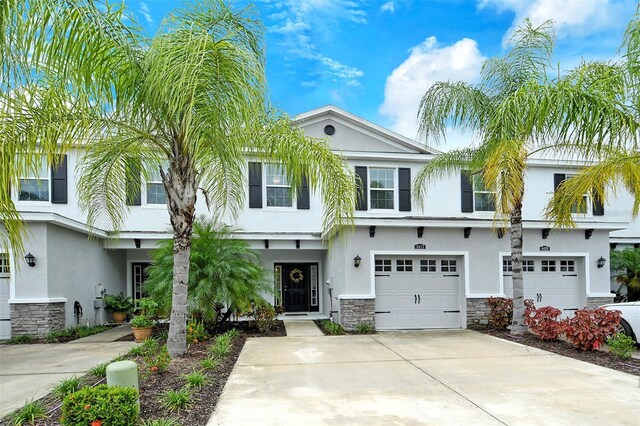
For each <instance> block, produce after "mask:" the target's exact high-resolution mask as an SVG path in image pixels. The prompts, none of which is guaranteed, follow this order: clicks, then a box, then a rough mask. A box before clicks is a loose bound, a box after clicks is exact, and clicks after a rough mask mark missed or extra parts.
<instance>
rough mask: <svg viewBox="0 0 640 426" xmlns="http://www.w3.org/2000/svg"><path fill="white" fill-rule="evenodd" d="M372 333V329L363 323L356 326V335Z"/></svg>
mask: <svg viewBox="0 0 640 426" xmlns="http://www.w3.org/2000/svg"><path fill="white" fill-rule="evenodd" d="M373 332H374V330H373V327H371V325H369V324H367V323H365V322H361V323H360V324H358V325H356V333H358V334H371V333H373Z"/></svg>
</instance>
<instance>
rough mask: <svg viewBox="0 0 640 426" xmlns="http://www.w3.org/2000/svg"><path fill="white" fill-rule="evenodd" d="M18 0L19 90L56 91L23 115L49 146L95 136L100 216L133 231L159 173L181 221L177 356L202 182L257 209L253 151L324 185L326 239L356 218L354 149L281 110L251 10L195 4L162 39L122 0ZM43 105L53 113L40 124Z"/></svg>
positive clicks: (171, 342) (90, 195) (86, 203)
mask: <svg viewBox="0 0 640 426" xmlns="http://www.w3.org/2000/svg"><path fill="white" fill-rule="evenodd" d="M10 3H12V5H11V7H9V8H8V9H7V8H5V9H3V12H2V13H3V16H2V20H1V21H0V24H2V25H4V26H5V40H4V41H3V44H2V46H1V47H2V49H3V51H4V52H7V53H9V54H10V55H9V56H8V58H9V59H8V60H7V61H6V67H5V68H6V69H7V70H8V71H6V72H9V73H12V74H15V75H26V76H27V78H23V80H24V81H19V80H18V79H17V77H15V76H14V77H12V78H13V79H14V80H15V83H14V84H15V86H16V88H17V89H19V90H14V91H13V93H21V92H29V93H37V94H40V93H42V94H43V95H42V96H41V97H40V98H41V99H47V103H44V102H42V101H38V99H35V100H34V98H33V97H31V98H30V97H25V98H26V99H25V100H23V102H22V105H21V108H19V109H18V108H14V110H13V112H12V115H11V119H12V120H13V122H15V123H17V124H19V125H21V126H25V128H29V129H33V132H32V133H33V137H35V138H37V139H38V140H39V141H41V142H42V143H43V145H42V146H43V147H47V144H53V145H55V144H59V145H58V146H60V147H62V148H61V149H59V151H60V150H64V149H65V148H68V147H69V146H71V144H72V142H74V141H75V142H76V143H77V141H78V140H81V141H82V142H81V144H80V145H81V147H80V148H81V149H82V150H84V151H85V154H84V156H83V159H82V163H81V165H80V167H79V170H78V172H79V174H80V181H79V194H80V200H81V205H82V207H83V209H84V210H85V211H86V213H87V217H88V222H89V224H90V225H93V226H100V227H109V228H110V229H113V230H115V231H117V230H118V229H121V227H122V225H123V224H124V222H125V219H126V213H127V210H128V209H127V206H126V205H127V201H131V200H132V197H134V196H135V191H136V190H139V188H140V185H141V180H142V179H144V178H147V177H149V176H150V175H151V174H152V173H153V174H155V173H157V174H159V175H160V179H161V181H162V184H163V186H164V190H165V192H166V199H167V209H168V212H169V217H170V220H171V226H172V230H173V254H174V260H173V295H172V305H171V306H172V310H171V324H170V328H169V337H168V346H169V351H170V353H171V355H173V356H175V355H180V354H183V353H184V352H185V351H186V333H185V329H186V315H187V282H188V277H189V258H190V245H191V236H192V226H193V221H194V217H195V205H196V198H197V195H198V194H199V191H200V193H202V194H204V198H205V200H206V202H207V205H208V206H209V208H210V210H212V211H213V214H214V215H215V216H223V215H224V214H226V213H228V214H229V215H230V216H231V217H233V216H234V215H235V214H237V212H238V211H239V209H240V208H241V207H242V206H243V204H244V194H245V186H246V182H245V179H246V177H245V176H246V166H247V158H248V157H251V158H256V159H258V160H261V161H265V162H270V163H274V164H280V165H282V166H283V167H284V169H285V170H286V173H287V175H288V178H289V180H290V182H291V186H292V188H296V187H298V186H299V185H300V184H301V183H302V182H303V180H306V181H307V182H308V185H309V187H310V188H313V189H318V190H320V191H321V193H322V198H323V203H324V206H325V214H324V222H323V226H324V237H325V238H326V239H330V238H331V237H333V236H334V235H335V234H336V233H337V232H338V231H339V229H340V227H341V226H343V225H345V224H348V223H349V221H350V220H351V219H350V218H351V217H352V215H353V209H354V201H353V200H354V198H355V189H354V185H353V176H352V175H351V174H350V172H349V171H348V170H347V168H346V167H345V163H344V160H343V158H341V157H339V156H337V155H335V154H333V153H332V152H331V150H330V148H329V146H328V145H327V144H326V143H325V142H322V141H316V140H311V139H309V138H306V137H304V135H303V134H302V132H301V131H300V130H298V129H294V128H292V126H291V125H290V122H289V120H288V119H287V118H286V117H284V116H282V115H280V114H278V113H277V112H275V111H274V110H273V109H271V108H270V107H269V106H268V102H267V100H266V91H267V90H266V81H265V74H264V43H263V28H262V26H261V24H260V22H259V21H258V20H257V19H256V16H255V12H254V9H253V8H252V7H248V8H246V9H242V10H234V9H231V8H230V7H228V6H227V5H225V3H224V2H223V1H222V0H205V1H198V2H193V3H191V4H188V5H185V6H184V7H183V8H182V9H180V10H177V11H175V12H173V13H171V14H170V15H169V16H168V17H167V18H166V19H165V20H164V21H163V23H162V25H161V27H160V29H159V31H158V32H157V33H156V35H155V36H153V37H149V36H146V35H144V33H143V31H142V30H141V29H140V27H139V26H138V25H137V24H136V23H135V21H134V20H133V18H131V17H129V16H126V14H125V10H124V9H123V7H122V6H114V5H109V4H104V5H99V4H98V5H97V4H96V3H95V2H93V1H88V0H87V1H80V2H67V1H62V0H34V1H30V2H28V5H27V4H25V3H26V2H21V1H10ZM22 18H26V19H22ZM45 94H46V96H45ZM4 97H5V98H7V99H9V100H13V98H12V97H14V95H13V94H12V93H9V92H7V93H5V94H4ZM49 103H51V104H52V106H49ZM54 105H55V106H56V107H58V108H54V107H53V106H54ZM43 113H44V114H45V117H46V118H47V119H46V120H40V121H44V123H40V122H37V117H41V116H42V114H43ZM10 130H11V126H10V125H9V124H8V123H5V122H4V121H3V128H2V131H3V136H4V135H5V134H6V135H7V136H9V137H10V138H9V140H10V141H13V140H15V141H16V142H15V143H16V144H19V143H20V141H21V140H20V138H24V137H25V136H23V135H22V134H19V132H13V133H11V132H10ZM11 138H13V139H11ZM3 170H4V167H3ZM127 188H129V189H131V188H134V191H133V192H131V191H128V190H127ZM294 191H295V189H294Z"/></svg>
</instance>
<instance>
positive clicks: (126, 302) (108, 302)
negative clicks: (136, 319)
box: [102, 292, 133, 314]
mask: <svg viewBox="0 0 640 426" xmlns="http://www.w3.org/2000/svg"><path fill="white" fill-rule="evenodd" d="M102 300H103V301H104V306H105V309H107V310H108V311H111V312H124V313H127V314H128V313H129V312H131V310H132V309H133V299H132V298H130V297H127V296H125V295H124V294H122V292H120V294H105V295H104V297H103V298H102Z"/></svg>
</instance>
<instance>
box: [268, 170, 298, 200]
mask: <svg viewBox="0 0 640 426" xmlns="http://www.w3.org/2000/svg"><path fill="white" fill-rule="evenodd" d="M269 167H277V168H279V169H281V170H282V173H283V176H284V177H286V173H285V170H284V166H282V165H281V164H269V163H264V164H263V167H262V199H263V200H264V208H265V209H268V210H296V209H297V199H296V197H294V196H293V187H292V186H291V183H290V182H289V184H288V185H278V184H273V183H272V184H268V182H267V169H268V168H269ZM269 187H271V188H289V194H290V196H291V205H290V206H270V205H269V198H268V190H267V189H268V188H269Z"/></svg>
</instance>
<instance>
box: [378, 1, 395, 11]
mask: <svg viewBox="0 0 640 426" xmlns="http://www.w3.org/2000/svg"><path fill="white" fill-rule="evenodd" d="M380 11H381V12H391V13H393V12H394V11H395V6H394V4H393V2H392V1H388V2H386V3H385V4H383V5H382V6H380Z"/></svg>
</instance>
